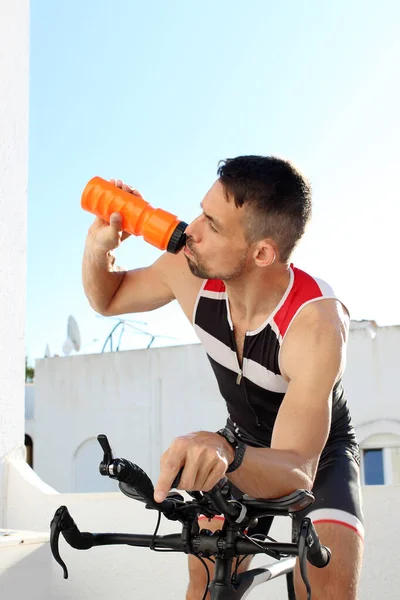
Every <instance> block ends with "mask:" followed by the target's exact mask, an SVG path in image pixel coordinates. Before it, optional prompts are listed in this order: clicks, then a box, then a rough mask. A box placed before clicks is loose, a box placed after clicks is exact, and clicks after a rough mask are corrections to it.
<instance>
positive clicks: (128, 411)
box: [26, 321, 400, 492]
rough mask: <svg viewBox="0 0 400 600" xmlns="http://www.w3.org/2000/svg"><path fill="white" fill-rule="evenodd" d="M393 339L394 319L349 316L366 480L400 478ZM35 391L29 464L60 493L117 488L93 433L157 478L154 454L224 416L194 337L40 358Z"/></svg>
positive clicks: (353, 395) (352, 384) (350, 381)
mask: <svg viewBox="0 0 400 600" xmlns="http://www.w3.org/2000/svg"><path fill="white" fill-rule="evenodd" d="M399 347H400V327H377V325H376V324H375V323H374V322H373V321H362V322H352V324H351V332H350V340H349V348H348V364H347V369H346V373H345V376H344V384H345V388H346V391H347V395H348V401H349V405H350V409H351V412H352V415H353V420H354V425H355V428H356V432H357V435H358V438H359V440H360V443H361V446H362V447H363V449H364V451H363V456H365V461H364V465H363V466H364V479H365V482H366V483H374V484H379V483H381V484H383V483H386V484H391V483H394V484H397V483H400V390H398V389H397V387H396V374H397V364H396V356H397V355H398V348H399ZM32 392H33V387H32V386H31V385H29V386H28V387H27V390H26V393H27V398H26V400H27V411H28V412H27V416H30V417H31V418H29V419H28V420H27V423H26V432H27V433H28V434H29V436H30V438H31V439H32V441H33V460H34V469H35V471H36V472H37V473H38V475H39V476H40V477H41V478H42V479H43V480H44V481H46V482H47V483H49V484H50V485H52V486H53V487H55V488H56V489H57V490H59V491H62V492H98V491H105V490H110V489H114V488H115V484H114V483H113V482H112V481H109V480H106V479H105V478H104V477H101V476H100V474H99V473H98V463H99V460H100V458H101V449H100V446H99V444H98V442H97V440H96V436H97V435H98V434H99V433H106V434H107V435H108V437H109V440H110V443H111V444H112V446H113V448H114V451H115V452H116V453H117V454H118V455H124V456H125V457H127V458H130V459H131V460H133V461H134V462H137V463H138V464H139V465H140V466H142V467H143V468H144V469H145V470H146V471H147V472H148V473H149V475H150V476H151V477H152V478H153V479H155V478H156V477H157V474H158V465H159V457H160V455H161V454H162V452H163V450H164V449H166V448H167V447H168V445H169V443H170V442H171V440H172V439H173V438H174V437H176V436H178V435H180V434H184V433H188V432H190V431H197V430H199V429H205V430H210V431H214V430H216V429H218V428H219V427H221V426H222V425H223V424H224V422H225V419H226V410H225V404H224V401H223V399H222V398H221V395H220V393H219V390H218V387H217V384H216V380H215V376H214V373H213V371H212V369H211V367H210V365H209V363H208V360H207V358H206V356H205V352H204V350H203V348H202V346H201V345H199V344H193V345H188V346H175V347H171V348H151V349H146V350H130V351H124V352H116V353H115V352H114V353H106V354H93V355H85V356H74V357H69V358H51V359H43V360H40V361H38V362H37V363H36V384H35V387H34V394H35V400H34V403H33V402H32ZM33 404H34V414H32V408H33V407H32V405H33ZM60 465H62V469H60Z"/></svg>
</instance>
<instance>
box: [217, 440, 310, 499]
mask: <svg viewBox="0 0 400 600" xmlns="http://www.w3.org/2000/svg"><path fill="white" fill-rule="evenodd" d="M308 470H309V469H308V468H307V465H306V464H304V461H302V460H301V458H300V457H299V456H298V455H297V454H296V453H295V452H292V451H289V450H274V449H272V448H252V447H250V446H248V447H247V449H246V454H245V456H244V459H243V462H242V464H241V466H240V467H239V468H238V469H237V471H234V472H233V473H229V474H228V475H227V476H228V478H229V480H230V481H232V483H233V484H235V485H236V486H237V487H238V488H239V489H240V490H242V492H244V493H246V494H248V495H249V496H252V497H253V498H279V497H281V496H286V495H287V494H290V493H291V492H293V491H294V490H297V489H307V490H311V488H312V479H311V476H310V475H309V474H307V471H308Z"/></svg>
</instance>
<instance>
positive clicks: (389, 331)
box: [343, 322, 400, 444]
mask: <svg viewBox="0 0 400 600" xmlns="http://www.w3.org/2000/svg"><path fill="white" fill-rule="evenodd" d="M347 357H348V360H347V369H346V372H345V376H344V378H343V381H344V385H345V388H346V392H347V396H348V399H349V405H350V408H351V412H352V416H353V421H354V424H355V427H356V430H357V435H358V438H359V441H360V443H361V444H362V443H363V441H364V440H366V439H367V438H368V437H369V436H371V435H376V434H394V435H398V436H400V387H399V385H398V383H397V381H398V370H399V364H400V326H389V327H376V326H374V325H373V323H372V324H370V323H369V322H365V323H354V324H353V327H352V330H351V332H350V339H349V346H348V353H347ZM399 440H400V437H399Z"/></svg>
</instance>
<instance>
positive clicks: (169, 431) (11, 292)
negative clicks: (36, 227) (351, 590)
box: [0, 0, 400, 600]
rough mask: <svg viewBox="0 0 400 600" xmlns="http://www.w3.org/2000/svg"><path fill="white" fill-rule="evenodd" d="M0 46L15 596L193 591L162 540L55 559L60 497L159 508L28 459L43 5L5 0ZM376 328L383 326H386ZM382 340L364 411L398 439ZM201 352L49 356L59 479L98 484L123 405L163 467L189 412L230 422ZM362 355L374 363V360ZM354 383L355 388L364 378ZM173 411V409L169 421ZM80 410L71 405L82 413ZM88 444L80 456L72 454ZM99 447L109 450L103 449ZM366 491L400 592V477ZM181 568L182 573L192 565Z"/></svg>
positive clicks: (6, 448)
mask: <svg viewBox="0 0 400 600" xmlns="http://www.w3.org/2000/svg"><path fill="white" fill-rule="evenodd" d="M0 57H1V58H0V69H1V77H0V123H1V132H2V135H1V136H0V210H1V212H0V214H1V215H7V224H8V226H3V227H2V230H1V236H0V253H1V258H2V260H1V263H0V270H1V281H2V289H3V293H2V294H1V295H0V315H1V336H0V339H1V340H3V341H4V340H6V342H7V343H6V344H5V343H2V344H1V345H0V381H1V386H0V400H1V401H0V498H1V512H0V528H2V529H0V590H1V596H2V598H6V599H8V598H18V599H19V598H23V597H29V598H30V599H31V600H36V599H37V600H48V599H49V600H50V599H53V598H57V599H58V600H67V599H68V600H72V599H74V600H75V599H76V598H80V599H83V600H84V599H88V598H94V597H96V598H97V599H98V600H103V599H104V600H105V599H106V598H107V599H108V598H115V597H120V598H131V597H135V599H138V600H141V599H145V598H149V597H154V598H156V597H163V598H171V599H172V598H182V597H183V595H184V590H185V587H186V583H187V575H186V574H187V569H186V565H185V563H186V557H185V556H183V555H171V554H167V555H164V554H162V553H153V554H152V556H151V560H149V551H146V550H142V549H138V548H137V549H134V548H129V547H115V548H106V547H103V548H95V549H93V550H91V551H89V552H85V553H79V552H77V551H74V550H72V549H71V548H69V547H66V545H65V544H62V546H61V552H62V555H63V557H64V558H65V560H66V562H67V564H68V566H69V570H70V579H69V580H68V581H64V580H63V579H62V575H61V570H60V568H59V566H58V565H57V564H55V562H54V561H53V560H52V559H51V555H50V552H49V548H48V529H49V522H50V519H51V517H52V515H53V514H54V511H55V509H56V508H57V507H58V506H60V505H62V504H66V505H67V506H68V507H69V508H70V511H71V514H72V515H73V517H74V518H75V520H76V522H77V523H78V526H80V527H81V528H82V529H83V530H88V531H110V530H114V531H127V530H128V531H136V532H137V533H141V532H142V533H149V532H151V531H152V529H153V527H154V515H153V514H152V513H151V512H150V511H146V510H145V509H144V507H143V506H142V505H140V506H139V505H138V503H135V502H133V501H132V500H129V499H127V498H126V497H124V496H122V494H119V493H98V494H92V493H81V494H74V493H71V494H69V493H58V491H56V490H55V489H54V488H52V487H50V486H49V485H48V484H47V483H44V482H43V481H42V480H41V479H39V477H38V476H37V474H35V473H34V472H33V471H32V470H31V469H30V468H29V467H28V465H27V463H26V461H25V447H24V356H25V347H24V327H25V326H24V319H25V258H26V189H27V148H28V144H27V137H28V127H27V123H28V121H27V119H28V81H29V73H28V65H29V7H28V2H27V1H26V0H0ZM10 223H11V224H12V225H11V226H10V225H9V224H10ZM364 335H365V336H366V335H367V334H366V333H365V332H363V331H361V332H357V336H360V338H362V336H364ZM357 336H356V338H357ZM384 336H386V333H385V332H384ZM386 337H387V338H388V339H389V344H390V347H392V349H393V351H395V350H396V345H395V343H396V339H397V338H396V334H394V333H393V331H392V330H390V331H389V332H388V333H387V336H386ZM357 339H358V338H357ZM376 339H377V340H380V339H381V337H380V332H379V331H378V334H377V337H376ZM368 344H369V342H368ZM374 344H375V342H374ZM392 345H393V346H392ZM383 346H385V348H384V349H383V350H382V352H380V353H379V357H385V361H386V362H385V365H384V368H385V369H386V366H387V365H392V366H393V370H394V367H395V357H394V354H392V355H391V356H390V353H389V350H388V349H387V348H386V343H385V344H383V343H382V347H383ZM354 347H355V346H354ZM376 348H377V344H375V345H367V346H365V347H364V345H363V344H361V345H360V346H359V349H358V350H357V352H358V351H359V352H360V353H361V352H363V353H365V357H366V359H368V360H369V362H368V363H367V364H368V367H367V368H366V371H367V370H368V372H369V371H372V370H374V369H376V370H377V375H376V381H375V379H374V382H375V383H374V385H376V389H377V391H378V392H379V393H378V395H373V397H372V399H373V402H372V403H371V406H369V408H368V410H367V411H366V413H367V414H363V409H362V405H361V404H360V424H361V425H362V426H363V428H364V429H363V431H364V434H365V438H368V437H369V438H370V436H372V435H378V434H379V435H381V434H384V435H385V436H386V437H385V438H384V439H383V442H384V443H385V444H386V443H387V442H388V441H389V442H390V443H391V439H389V438H388V437H387V436H388V435H389V434H391V435H398V431H397V421H396V416H395V411H394V408H395V401H396V398H395V397H394V394H396V393H397V390H396V388H395V387H394V388H391V387H389V386H388V385H386V381H382V375H383V373H385V374H387V372H386V370H382V369H380V368H378V367H379V365H380V360H381V358H379V359H378V360H375V359H374V358H373V352H376ZM199 352H200V349H199V348H198V347H197V346H193V347H190V348H186V349H182V348H177V349H170V350H165V351H159V350H157V351H154V352H151V353H143V352H140V351H138V352H137V353H136V354H135V353H131V352H129V353H121V354H118V355H107V356H104V355H103V356H88V357H84V358H83V359H79V361H80V362H79V361H78V360H77V359H76V358H68V359H62V360H58V361H57V359H51V360H50V361H43V362H42V363H40V364H39V365H38V385H37V398H36V400H37V406H36V407H35V411H36V412H35V428H36V427H39V423H43V420H42V419H41V418H40V410H42V409H41V408H39V404H40V403H41V401H40V403H39V401H38V398H39V397H41V398H42V399H43V402H44V403H46V404H47V408H48V409H49V410H53V411H54V410H55V409H54V406H52V405H51V400H50V398H49V390H51V389H53V390H55V389H57V390H58V393H59V392H60V379H58V380H57V385H55V383H54V378H55V377H59V376H60V375H63V376H64V379H63V380H62V383H63V386H64V388H65V389H63V391H62V393H60V400H61V401H62V404H60V406H61V410H62V411H63V414H64V415H65V418H67V415H70V413H71V412H72V411H74V417H75V419H74V421H73V422H72V425H71V430H67V431H66V434H65V435H63V439H64V440H65V439H66V440H68V444H69V445H68V444H67V445H66V443H64V441H63V443H58V444H57V439H56V438H57V434H58V436H59V438H60V437H61V434H63V433H64V430H65V428H66V424H67V422H66V421H65V423H64V422H63V420H62V419H61V420H60V421H58V422H57V421H55V422H52V423H51V426H50V427H49V428H48V430H47V431H46V432H45V433H43V435H44V439H45V440H46V439H48V452H47V455H48V463H49V464H51V465H52V468H54V465H55V464H56V465H57V469H58V471H59V472H60V473H59V475H58V477H59V479H57V481H54V484H55V485H56V486H57V487H58V482H61V485H62V486H63V485H64V483H65V482H66V484H68V485H69V486H75V487H80V486H81V485H88V483H87V480H86V477H84V474H85V472H86V463H87V460H88V458H87V457H88V456H89V457H91V456H94V451H93V449H94V446H93V443H94V442H92V441H91V440H93V438H94V436H96V435H97V433H99V431H106V432H107V433H109V435H110V439H111V441H112V442H113V440H114V439H117V436H118V434H119V432H120V430H121V422H120V421H119V420H118V415H120V414H123V415H124V417H126V421H127V423H128V425H129V426H126V427H124V437H123V438H121V437H119V438H118V439H119V441H118V444H120V445H121V447H120V448H118V452H120V453H121V454H126V455H127V456H133V453H134V452H133V450H134V447H133V444H134V443H135V444H136V448H135V455H136V456H137V462H139V463H142V464H143V466H145V467H148V468H149V470H151V471H152V472H154V471H155V469H156V468H157V467H156V466H155V465H156V460H157V457H158V455H159V452H160V450H161V447H163V446H165V445H166V443H167V441H168V440H169V439H170V438H171V437H172V436H174V435H175V434H176V433H177V432H179V429H180V426H181V424H182V421H179V418H184V422H185V425H186V424H192V423H195V428H198V427H208V426H209V424H210V415H211V416H212V418H213V419H215V420H216V421H217V420H218V424H219V423H220V419H219V418H218V419H217V417H218V413H217V410H222V409H218V408H217V399H216V396H214V395H213V393H212V392H211V389H210V388H209V387H208V385H209V383H208V380H207V377H208V374H206V366H205V365H206V362H205V359H204V360H203V362H202V359H201V358H199V356H198V355H197V354H198V353H199ZM132 357H133V358H134V359H135V360H134V361H132ZM177 358H179V360H182V361H183V362H182V364H181V363H180V364H179V366H180V370H181V371H182V372H186V371H188V372H190V371H191V369H192V368H193V361H196V363H197V362H198V361H199V363H198V364H199V365H200V369H201V373H200V376H199V378H198V379H195V380H193V381H191V382H189V383H190V385H189V388H188V389H187V388H184V387H183V386H182V383H181V380H180V378H178V377H173V376H172V368H173V366H174V365H175V364H176V362H174V361H176V359H177ZM102 361H107V362H106V363H103V362H102ZM382 361H383V358H382ZM157 362H158V363H159V364H158V365H157ZM358 364H359V367H360V369H361V370H362V373H364V367H363V364H364V363H361V362H360V363H358ZM382 364H383V363H382ZM81 365H85V366H87V367H88V368H89V372H90V373H91V374H92V375H93V377H92V378H91V379H90V380H87V379H85V378H82V381H81V385H80V386H74V385H73V384H72V377H71V374H74V375H75V374H77V373H79V372H82V367H81ZM105 365H106V366H107V368H108V369H110V372H113V373H114V381H113V385H112V386H110V382H111V377H109V375H108V373H107V376H104V370H103V369H99V368H98V367H104V366H105ZM125 367H127V368H128V370H126V368H125ZM139 368H140V369H143V373H148V374H151V375H152V378H151V379H150V384H149V385H148V386H146V387H144V389H141V388H140V384H139V383H138V382H140V381H143V379H140V378H139V377H136V378H132V379H131V380H130V382H128V380H127V378H126V373H127V372H130V371H133V373H135V372H137V370H138V369H139ZM203 368H204V371H203ZM192 372H193V371H192ZM208 372H209V371H208V366H207V373H208ZM45 373H46V377H47V375H48V377H49V378H50V379H49V381H48V382H46V383H45V381H44V379H43V377H42V378H41V374H42V376H43V375H44V374H45ZM197 375H199V372H198V371H197ZM103 376H104V377H103ZM51 378H53V382H52V379H51ZM115 382H118V383H121V391H120V392H118V393H117V394H116V392H115ZM171 384H172V385H171ZM41 386H42V390H41ZM348 388H349V392H351V391H352V390H351V382H349V386H348ZM198 389H200V391H202V392H203V394H202V409H203V410H202V412H201V413H200V414H199V415H194V414H193V409H192V408H191V406H190V405H189V404H188V402H187V401H186V395H187V396H188V397H189V396H190V397H191V396H193V395H195V393H196V391H197V390H198ZM67 390H69V393H68V391H67ZM42 391H43V394H42V393H41V392H42ZM100 391H101V392H102V395H101V396H100V395H99V397H98V404H94V406H93V410H92V413H91V414H90V418H87V415H86V416H84V414H85V409H84V407H85V404H84V402H85V400H84V399H85V398H86V397H89V398H90V397H91V394H92V395H95V394H98V393H99V392H100ZM370 391H371V390H370V388H369V387H368V386H366V389H364V388H363V390H362V395H363V396H364V394H369V393H370ZM209 394H210V395H209ZM350 395H351V394H350ZM113 397H115V398H117V400H116V402H117V403H118V411H117V412H115V413H113V412H112V411H111V410H110V398H113ZM353 397H354V394H353ZM132 398H134V403H133V404H132ZM375 398H379V405H378V406H379V408H380V407H381V406H383V405H384V407H385V411H386V408H387V409H390V410H388V412H387V413H386V412H383V410H382V411H379V412H378V411H377V410H376V407H375V405H374V402H375V400H374V399H375ZM56 400H57V399H56ZM42 406H43V405H42ZM218 406H221V404H218ZM149 407H150V409H151V410H150V412H149ZM78 408H79V410H77V409H78ZM104 411H106V412H104ZM86 412H87V411H86ZM361 413H362V414H361ZM379 414H380V415H381V418H380V419H379ZM174 415H175V420H174V419H173V416H174ZM58 416H60V415H59V413H58ZM167 416H168V419H167V420H166V421H164V419H165V418H166V417H167ZM222 416H223V415H222V413H221V417H222ZM202 418H204V421H202ZM356 418H358V417H357V416H356ZM68 419H69V417H68ZM206 419H207V421H206ZM84 420H85V422H86V423H90V430H89V429H88V428H87V427H86V426H85V427H83V428H82V429H81V428H80V427H81V423H82V422H83V421H84ZM374 420H375V425H376V424H377V423H378V424H377V425H376V427H375V425H374V424H373V421H374ZM379 420H380V423H379V422H378V421H379ZM70 422H71V420H70V419H69V420H68V425H70ZM139 423H140V424H141V425H140V427H139V426H138V424H139ZM82 434H83V436H84V437H82ZM133 434H134V435H133ZM32 436H33V439H34V448H35V446H36V445H40V443H41V441H42V432H39V431H36V429H35V430H34V431H32ZM46 436H49V437H48V438H46ZM133 439H134V440H135V441H134V442H133ZM150 440H159V446H155V447H153V448H152V449H151V450H150V449H149V445H148V444H149V442H150ZM82 441H85V444H84V445H83V446H81V447H79V443H81V442H82ZM138 441H139V442H140V444H138ZM379 441H380V440H379ZM373 443H375V442H373ZM74 454H75V460H72V457H73V456H74ZM39 455H40V452H38V456H39ZM389 458H391V459H392V467H390V468H389V467H388V466H387V465H388V462H389V461H388V458H387V456H386V454H385V456H384V460H385V465H386V467H385V469H386V470H385V474H386V472H387V473H389V475H388V477H390V476H391V477H392V479H393V480H394V479H395V477H396V474H395V469H394V470H393V464H394V462H395V461H394V460H393V456H392V457H389ZM97 460H98V459H97V455H96V463H97ZM135 460H136V458H135ZM47 468H48V467H47V465H46V464H45V462H44V461H43V463H42V464H40V460H39V458H38V465H37V469H38V472H39V473H40V472H41V473H44V472H45V470H46V469H47ZM64 472H66V476H65V475H64ZM390 473H392V475H390ZM52 477H54V475H52ZM63 482H64V483H63ZM60 489H61V488H60ZM364 499H365V517H366V530H367V539H366V552H365V562H364V569H363V574H362V584H361V597H362V598H363V600H369V599H371V600H372V598H377V597H379V598H385V599H388V600H395V599H396V598H397V597H398V589H399V587H400V573H399V570H398V568H397V548H398V537H399V535H400V526H399V524H398V522H397V519H396V514H395V509H396V508H397V506H398V505H399V499H400V492H399V487H398V486H396V485H387V486H370V487H366V488H364ZM174 529H175V526H174V524H171V523H167V525H165V526H164V528H163V531H164V532H165V531H171V530H174ZM274 533H275V535H276V536H277V537H279V538H280V539H282V538H283V536H285V535H287V528H286V526H285V524H281V523H277V524H276V530H275V531H274ZM175 573H179V576H178V577H177V576H176V575H175ZM133 582H134V583H133ZM268 585H269V588H268V593H269V595H270V596H271V597H275V598H282V599H283V598H284V597H285V595H284V582H283V581H281V580H278V581H276V582H272V584H268ZM266 593H267V592H266V590H265V589H263V588H262V587H260V588H258V589H257V590H256V593H255V594H254V595H253V596H252V598H254V600H256V599H257V598H263V597H265V595H266Z"/></svg>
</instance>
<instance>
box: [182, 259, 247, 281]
mask: <svg viewBox="0 0 400 600" xmlns="http://www.w3.org/2000/svg"><path fill="white" fill-rule="evenodd" d="M185 258H186V260H187V263H188V265H189V269H190V272H191V273H192V275H194V276H195V277H199V278H200V279H221V280H222V281H229V280H231V279H236V278H237V277H239V276H240V275H241V274H242V273H243V271H244V269H245V266H246V256H242V257H241V258H240V259H239V261H238V263H237V264H236V265H235V266H233V267H231V268H230V269H227V270H225V271H213V270H212V269H211V268H209V267H208V268H207V267H206V266H204V265H202V264H201V263H200V262H197V263H195V262H193V261H192V260H190V258H188V257H187V256H186V255H185Z"/></svg>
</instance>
